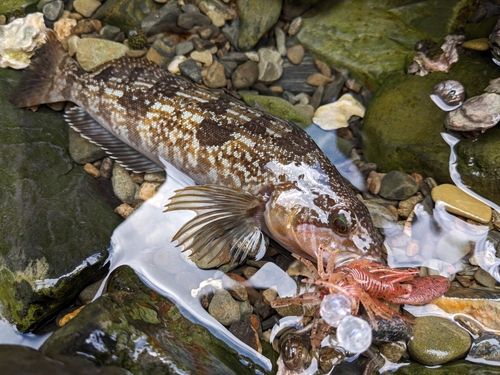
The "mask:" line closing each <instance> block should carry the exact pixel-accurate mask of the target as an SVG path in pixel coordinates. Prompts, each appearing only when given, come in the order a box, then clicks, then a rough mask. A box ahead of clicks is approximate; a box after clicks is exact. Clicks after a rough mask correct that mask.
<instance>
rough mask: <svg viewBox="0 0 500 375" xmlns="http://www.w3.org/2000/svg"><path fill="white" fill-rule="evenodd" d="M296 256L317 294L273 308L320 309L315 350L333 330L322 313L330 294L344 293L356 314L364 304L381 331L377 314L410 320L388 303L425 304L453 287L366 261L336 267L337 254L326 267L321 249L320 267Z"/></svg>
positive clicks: (433, 278)
mask: <svg viewBox="0 0 500 375" xmlns="http://www.w3.org/2000/svg"><path fill="white" fill-rule="evenodd" d="M292 255H293V256H294V257H295V258H297V259H299V260H300V261H301V262H303V263H304V264H305V265H306V266H307V267H308V268H309V270H310V271H311V273H312V275H313V277H312V279H309V280H306V282H307V283H310V284H314V285H316V291H315V292H308V293H304V294H301V295H299V296H296V297H292V298H284V299H279V300H276V301H273V302H272V304H271V306H272V307H280V306H287V305H291V304H296V305H307V306H317V307H318V308H317V310H316V313H315V316H314V322H313V326H312V332H311V344H312V346H313V347H315V348H318V347H319V346H320V345H321V341H322V340H323V338H324V337H326V336H327V334H328V332H329V331H330V329H329V328H330V327H329V326H328V324H326V323H325V322H324V321H323V320H322V319H320V314H319V311H320V309H319V306H320V304H321V301H322V300H323V297H324V296H325V295H327V294H333V293H342V294H344V295H345V296H347V297H348V298H349V301H350V302H351V313H352V314H353V315H356V314H357V313H358V311H359V305H360V304H361V305H363V307H364V309H365V310H366V313H367V314H368V317H369V319H370V321H371V323H372V326H373V327H374V329H378V325H377V322H376V320H375V315H378V316H380V317H381V318H383V319H387V320H392V318H393V317H395V316H399V317H401V318H403V319H405V320H408V319H406V318H404V317H402V316H401V315H400V314H399V313H398V312H397V311H395V310H393V309H392V308H390V307H389V306H388V305H387V304H386V303H385V302H389V303H397V304H404V303H406V304H411V305H422V304H425V303H428V302H430V301H432V300H434V299H436V298H438V297H439V296H441V295H442V294H444V293H445V292H446V291H447V290H448V289H449V287H450V281H449V280H448V279H447V278H445V277H442V276H424V277H420V276H418V275H419V270H417V269H407V270H401V269H394V268H390V267H387V266H384V265H381V264H378V263H374V262H372V261H370V260H364V259H357V260H353V261H351V262H350V263H348V264H347V265H345V266H342V267H339V268H335V256H334V254H332V255H331V256H330V258H329V260H328V263H327V265H326V268H325V266H324V261H323V249H322V248H321V247H320V248H319V249H318V254H317V267H315V266H314V265H313V263H312V262H310V261H309V260H307V259H304V258H301V257H299V256H297V255H295V254H292Z"/></svg>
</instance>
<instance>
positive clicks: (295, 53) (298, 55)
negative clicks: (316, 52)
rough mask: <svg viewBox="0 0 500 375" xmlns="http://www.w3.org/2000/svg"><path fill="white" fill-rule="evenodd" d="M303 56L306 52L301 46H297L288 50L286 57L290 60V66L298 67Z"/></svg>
mask: <svg viewBox="0 0 500 375" xmlns="http://www.w3.org/2000/svg"><path fill="white" fill-rule="evenodd" d="M305 54H306V50H305V48H304V46H302V45H301V44H297V45H296V46H293V47H291V48H289V49H288V51H287V54H286V57H288V60H290V62H291V63H292V64H294V65H299V64H300V63H301V62H302V60H303V59H304V55H305Z"/></svg>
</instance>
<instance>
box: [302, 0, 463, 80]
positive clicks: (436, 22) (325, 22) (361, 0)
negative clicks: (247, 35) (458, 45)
mask: <svg viewBox="0 0 500 375" xmlns="http://www.w3.org/2000/svg"><path fill="white" fill-rule="evenodd" d="M472 3H473V2H472V1H470V0H446V1H431V0H429V1H419V2H415V1H412V0H399V1H381V0H339V1H324V2H322V3H320V4H318V5H317V9H318V12H317V14H316V15H315V16H313V17H311V18H305V19H304V21H303V24H302V28H301V29H300V32H299V33H298V35H297V38H298V40H299V41H300V43H302V44H304V45H305V46H306V47H307V48H308V50H309V51H310V52H311V53H313V54H314V55H315V56H316V57H317V58H318V59H319V60H322V61H325V62H327V63H329V64H330V65H332V66H335V67H337V68H341V67H344V68H347V69H349V72H350V74H352V76H353V77H354V78H355V79H356V80H357V81H359V82H361V83H363V84H365V85H366V87H367V88H368V89H370V90H374V89H376V88H377V87H378V86H379V85H380V83H381V82H382V80H383V79H384V78H385V77H386V76H387V74H388V73H390V72H394V71H402V70H403V67H404V61H405V57H406V55H407V54H408V53H409V52H411V51H413V46H414V44H415V43H416V42H417V41H419V40H421V39H425V38H430V39H435V40H436V42H439V41H440V39H441V38H443V37H444V36H445V35H447V34H448V33H450V32H451V31H452V30H454V29H455V28H457V27H458V26H460V20H463V19H467V14H468V12H471V9H472V7H468V6H469V5H471V4H472ZM461 22H463V21H461Z"/></svg>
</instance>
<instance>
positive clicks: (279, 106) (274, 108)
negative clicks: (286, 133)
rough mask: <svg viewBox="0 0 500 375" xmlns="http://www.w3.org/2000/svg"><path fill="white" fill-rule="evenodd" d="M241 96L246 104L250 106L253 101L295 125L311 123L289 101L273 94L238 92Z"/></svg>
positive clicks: (252, 104)
mask: <svg viewBox="0 0 500 375" xmlns="http://www.w3.org/2000/svg"><path fill="white" fill-rule="evenodd" d="M240 96H241V98H242V99H243V101H244V102H245V103H246V105H248V106H250V107H252V106H254V105H255V103H257V104H258V106H259V107H260V108H261V109H262V110H264V111H266V112H268V113H270V114H272V115H274V116H277V117H281V118H283V119H285V120H288V121H291V122H293V123H295V124H297V125H301V126H303V125H310V124H311V123H312V119H311V118H309V117H307V116H304V115H303V114H301V113H300V112H299V111H297V109H295V108H294V106H293V105H291V104H290V103H289V102H287V101H286V100H284V99H281V98H278V97H274V96H265V95H254V94H245V93H240Z"/></svg>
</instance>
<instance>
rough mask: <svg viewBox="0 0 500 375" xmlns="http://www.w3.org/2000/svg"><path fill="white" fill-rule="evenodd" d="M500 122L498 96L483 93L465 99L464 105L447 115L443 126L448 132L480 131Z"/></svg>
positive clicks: (499, 97) (499, 98)
mask: <svg viewBox="0 0 500 375" xmlns="http://www.w3.org/2000/svg"><path fill="white" fill-rule="evenodd" d="M498 121H500V95H498V94H494V93H485V94H482V95H479V96H474V97H472V98H469V99H467V100H466V101H465V102H464V104H463V105H462V106H461V107H460V108H458V109H456V110H454V111H451V112H450V113H448V115H447V116H446V119H445V122H444V125H445V127H446V128H447V129H449V130H456V131H480V132H484V131H485V130H487V129H489V128H491V127H493V126H495V125H496V124H497V123H498Z"/></svg>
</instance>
